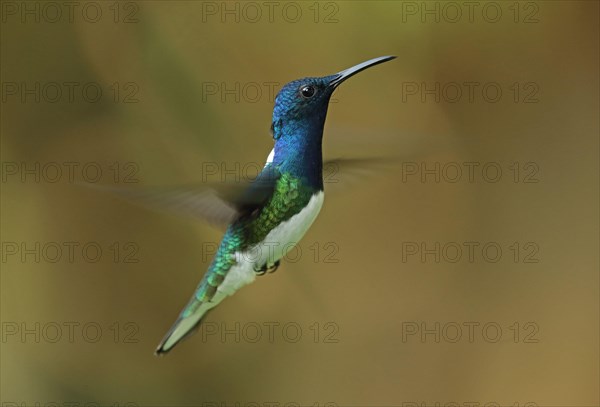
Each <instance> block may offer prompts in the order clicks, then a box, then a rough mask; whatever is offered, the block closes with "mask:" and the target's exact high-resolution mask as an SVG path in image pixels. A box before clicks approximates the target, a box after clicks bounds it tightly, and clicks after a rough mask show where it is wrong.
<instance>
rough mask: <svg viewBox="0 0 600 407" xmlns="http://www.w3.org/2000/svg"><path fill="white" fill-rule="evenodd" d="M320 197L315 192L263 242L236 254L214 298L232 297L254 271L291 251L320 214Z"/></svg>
mask: <svg viewBox="0 0 600 407" xmlns="http://www.w3.org/2000/svg"><path fill="white" fill-rule="evenodd" d="M324 198H325V194H324V193H323V191H320V192H317V193H316V194H314V195H313V196H312V197H311V198H310V201H309V202H308V205H306V207H305V208H304V209H302V210H301V211H300V212H299V213H297V214H296V215H294V216H292V217H291V218H290V219H288V220H286V221H285V222H282V223H281V224H280V225H279V226H277V227H275V228H274V229H273V230H271V231H270V232H269V234H268V235H267V237H266V238H265V240H264V241H262V242H261V243H259V244H257V245H256V246H254V247H252V248H251V249H249V250H247V251H244V252H236V254H235V257H236V260H237V264H236V265H234V266H233V267H231V269H230V270H229V272H228V273H227V276H226V277H225V280H224V281H223V283H222V284H221V285H220V286H219V288H218V290H217V291H218V292H217V293H216V295H215V296H217V295H218V294H221V296H222V297H224V296H225V295H232V294H233V293H234V292H236V291H237V290H238V289H240V288H241V287H243V286H245V285H246V284H250V283H251V282H253V281H254V279H255V278H256V272H255V268H259V267H261V266H263V265H265V264H272V263H275V262H276V261H277V260H279V259H281V258H282V257H283V256H285V254H286V253H287V252H289V251H290V250H292V249H293V248H294V246H295V245H296V244H297V243H298V242H299V241H300V239H302V237H303V236H304V234H305V233H306V231H307V230H308V228H309V227H310V225H312V223H313V222H314V220H315V219H316V217H317V215H318V214H319V212H320V211H321V207H322V206H323V199H324ZM223 294H225V295H223ZM221 296H219V297H221Z"/></svg>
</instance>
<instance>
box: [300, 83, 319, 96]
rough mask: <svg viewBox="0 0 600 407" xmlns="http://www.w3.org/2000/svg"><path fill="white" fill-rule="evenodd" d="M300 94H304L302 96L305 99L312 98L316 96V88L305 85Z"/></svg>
mask: <svg viewBox="0 0 600 407" xmlns="http://www.w3.org/2000/svg"><path fill="white" fill-rule="evenodd" d="M300 93H302V96H304V97H305V98H311V97H313V96H314V95H315V93H316V89H315V87H314V86H311V85H305V86H303V87H301V88H300Z"/></svg>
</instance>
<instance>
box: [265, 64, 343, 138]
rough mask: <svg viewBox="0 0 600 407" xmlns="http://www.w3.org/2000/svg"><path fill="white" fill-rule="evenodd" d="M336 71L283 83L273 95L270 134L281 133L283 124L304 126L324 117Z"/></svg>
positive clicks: (315, 122) (318, 121) (317, 121)
mask: <svg viewBox="0 0 600 407" xmlns="http://www.w3.org/2000/svg"><path fill="white" fill-rule="evenodd" d="M335 77H336V75H331V76H325V77H321V78H303V79H298V80H295V81H292V82H290V83H288V84H286V85H285V86H284V87H283V88H282V89H281V90H280V91H279V93H278V94H277V97H276V98H275V107H274V108H273V124H272V128H271V130H272V132H273V138H275V140H278V139H279V138H281V136H283V135H284V134H283V133H284V132H283V128H284V126H286V127H291V128H296V127H298V126H299V127H304V125H308V124H309V123H314V124H318V123H320V122H324V121H325V115H326V114H327V106H328V105H329V99H330V98H331V95H332V94H333V91H334V90H335V87H334V86H331V83H332V81H333V79H335Z"/></svg>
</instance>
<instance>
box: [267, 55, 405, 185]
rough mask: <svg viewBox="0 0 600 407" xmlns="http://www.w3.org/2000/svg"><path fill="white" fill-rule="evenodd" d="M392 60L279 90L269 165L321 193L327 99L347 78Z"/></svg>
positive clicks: (294, 83) (296, 82) (377, 61)
mask: <svg viewBox="0 0 600 407" xmlns="http://www.w3.org/2000/svg"><path fill="white" fill-rule="evenodd" d="M394 58H395V57H392V56H387V57H379V58H375V59H371V60H369V61H366V62H363V63H362V64H358V65H356V66H353V67H352V68H349V69H346V70H344V71H341V72H338V73H336V74H333V75H328V76H323V77H320V78H304V79H298V80H295V81H293V82H290V83H288V84H286V85H285V86H284V87H283V88H281V90H280V91H279V93H278V94H277V97H276V98H275V107H274V108H273V123H272V124H271V133H272V134H273V138H274V139H275V148H274V156H273V164H274V165H276V166H277V167H279V169H280V170H281V171H287V172H291V173H292V174H294V175H297V176H300V177H303V178H304V179H305V180H307V181H308V182H309V184H311V185H313V186H314V187H316V188H320V189H322V186H323V185H322V183H323V181H322V176H321V169H322V165H323V162H322V154H321V142H322V139H323V127H324V126H325V117H326V116H327V107H328V106H329V100H330V99H331V95H332V94H333V92H334V91H335V89H336V88H337V87H338V86H339V85H340V84H341V83H342V82H344V81H345V80H346V79H348V78H350V77H351V76H353V75H355V74H357V73H358V72H360V71H362V70H364V69H367V68H369V67H371V66H374V65H377V64H380V63H382V62H385V61H389V60H390V59H394Z"/></svg>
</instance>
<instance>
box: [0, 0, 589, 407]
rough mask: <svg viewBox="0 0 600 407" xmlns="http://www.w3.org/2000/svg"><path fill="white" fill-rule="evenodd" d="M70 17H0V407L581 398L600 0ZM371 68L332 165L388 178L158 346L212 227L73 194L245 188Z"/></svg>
mask: <svg viewBox="0 0 600 407" xmlns="http://www.w3.org/2000/svg"><path fill="white" fill-rule="evenodd" d="M65 4H66V3H65ZM65 4H63V3H46V2H35V1H30V2H11V1H3V2H2V3H1V7H2V10H1V11H2V28H1V37H2V38H1V65H2V66H1V71H2V72H1V79H2V111H1V131H2V142H1V148H2V151H1V155H2V157H1V158H2V183H1V187H2V194H1V209H2V213H1V215H2V216H1V234H2V236H1V240H2V253H1V254H2V263H1V266H2V272H1V283H0V284H1V300H0V302H1V319H2V343H1V361H2V362H1V388H0V392H1V393H2V402H3V405H10V406H12V405H14V403H17V404H18V405H27V406H29V405H35V403H38V404H40V405H51V404H49V403H58V404H59V405H62V403H66V402H74V401H76V402H79V403H85V402H88V403H97V404H100V405H113V406H114V405H121V406H123V405H128V406H213V405H219V406H221V405H228V406H229V405H240V406H246V405H254V406H257V405H258V406H263V405H268V404H267V403H269V402H277V403H280V405H286V404H287V405H290V406H293V405H302V406H313V405H318V406H335V405H337V406H343V405H346V406H347V405H352V406H392V405H394V406H397V405H404V406H408V407H413V406H416V405H419V406H421V405H422V406H434V405H442V406H443V405H447V404H448V403H451V402H454V403H458V405H460V406H462V405H465V403H469V402H472V403H475V402H477V403H481V405H485V404H486V403H487V404H488V405H490V406H491V405H502V406H505V405H509V406H529V407H532V406H535V405H537V406H579V407H583V406H586V407H587V406H597V405H598V404H599V387H598V383H600V378H599V365H598V360H599V325H598V321H599V303H598V298H599V279H598V270H599V268H598V266H599V264H598V243H599V242H598V221H599V220H598V148H599V146H598V131H599V129H598V111H599V106H598V100H599V95H598V85H599V84H598V71H599V67H598V61H599V59H598V37H599V36H598V11H599V10H598V3H597V2H589V1H581V2H577V1H551V2H550V1H544V2H541V1H540V2H492V3H487V2H471V3H469V2H451V3H446V2H401V1H398V2H390V1H379V2H378V1H375V2H372V1H369V2H367V1H352V2H289V3H286V2H275V3H268V2H251V3H245V2H190V1H181V2H178V1H172V2H171V1H169V2H167V1H135V2H115V3H113V2H76V4H74V5H65ZM381 55H397V56H398V58H397V59H396V60H394V61H392V62H388V63H386V64H383V65H380V66H377V67H374V68H372V69H370V70H367V71H365V72H363V73H361V74H359V75H357V76H356V77H354V78H352V79H351V80H349V81H348V82H346V83H344V85H343V86H341V87H340V89H339V90H338V91H336V94H335V95H334V97H335V100H333V101H332V103H331V105H330V108H329V115H328V120H327V124H326V128H325V140H324V154H325V156H326V157H328V158H338V157H347V158H351V157H374V156H382V155H384V156H385V155H393V156H395V157H398V158H399V159H400V163H399V164H398V165H396V166H394V167H393V168H391V169H390V168H387V169H385V170H384V171H379V172H376V173H375V174H374V175H371V176H367V177H360V179H358V180H352V182H350V183H349V184H347V186H346V185H344V182H341V181H343V180H342V177H341V175H340V182H339V183H338V182H334V181H337V180H338V178H337V175H336V174H333V173H332V174H328V176H329V177H330V178H329V182H328V180H327V179H326V184H325V189H326V191H327V193H326V195H327V199H326V202H325V205H324V207H323V210H322V212H321V214H320V216H319V218H318V219H317V221H316V222H315V224H314V225H313V227H312V228H311V229H310V231H309V232H308V233H307V235H306V236H305V238H304V240H302V242H301V243H300V250H298V251H297V252H296V253H294V254H293V255H292V257H293V258H290V259H288V261H284V262H283V264H282V266H281V267H280V268H279V270H278V271H277V273H275V274H273V275H268V276H265V277H262V278H259V279H258V280H257V282H256V283H255V284H253V285H251V286H248V287H247V288H244V289H242V290H240V291H239V292H238V293H237V294H236V295H235V296H233V297H231V298H229V299H227V300H226V301H224V302H223V303H222V304H221V305H220V307H219V308H217V309H216V310H215V311H213V312H212V313H211V314H210V315H209V316H208V318H207V319H206V322H207V324H206V325H205V327H204V328H203V329H201V330H200V332H199V333H198V334H197V335H195V336H194V337H192V338H190V339H189V340H188V341H185V342H184V343H182V344H180V345H179V346H178V347H177V348H176V349H174V350H173V351H172V352H171V353H170V354H168V355H167V356H166V357H164V358H157V357H155V356H153V351H154V348H155V347H156V345H157V344H158V342H159V341H160V339H161V338H162V336H163V335H164V334H165V332H166V331H167V330H168V328H169V327H170V326H171V324H172V323H173V321H174V320H175V318H176V316H177V314H178V313H179V311H180V309H181V308H182V307H183V305H184V304H185V303H186V302H187V300H188V298H189V295H190V294H191V292H192V290H193V289H194V288H195V287H196V284H197V283H198V281H199V280H200V279H201V277H202V275H203V273H204V272H205V270H206V268H207V266H208V264H209V262H210V259H211V254H212V252H213V250H214V246H215V244H217V243H218V242H219V240H220V238H221V234H222V231H220V230H218V229H214V228H211V227H210V226H207V225H205V224H203V223H201V222H198V221H196V220H192V219H188V218H182V217H177V216H173V215H170V214H164V213H157V212H154V211H151V210H147V209H145V208H140V207H137V206H135V205H131V204H129V203H127V202H124V201H122V200H119V199H117V198H115V197H113V196H111V195H110V194H103V193H100V192H98V191H95V190H90V189H87V188H82V187H80V186H79V185H78V184H79V183H82V182H92V183H97V184H102V185H109V186H119V187H129V186H140V185H179V184H186V183H194V182H203V181H211V182H220V181H223V180H225V181H231V180H232V179H234V180H235V181H237V180H238V178H243V177H245V176H248V177H252V176H253V175H255V174H256V170H257V166H262V163H263V162H264V159H265V158H266V156H267V154H268V153H269V151H270V149H271V148H272V139H271V137H270V135H269V132H268V129H269V126H270V124H271V113H272V107H273V97H274V94H275V93H276V92H277V90H279V88H281V86H282V85H283V84H285V83H286V82H288V81H290V80H294V79H297V78H301V77H304V76H321V75H327V74H331V73H334V72H337V71H339V70H342V69H345V68H348V67H350V66H352V65H354V64H357V63H359V62H362V61H364V60H367V59H370V58H373V57H377V56H381ZM225 178H226V179H225ZM338 184H339V185H338ZM338 186H340V188H338ZM11 403H13V404H11ZM236 403H237V404H236ZM252 403H254V404H252ZM328 403H329V404H328ZM436 403H438V404H436ZM490 403H496V404H490Z"/></svg>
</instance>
